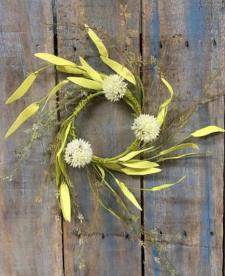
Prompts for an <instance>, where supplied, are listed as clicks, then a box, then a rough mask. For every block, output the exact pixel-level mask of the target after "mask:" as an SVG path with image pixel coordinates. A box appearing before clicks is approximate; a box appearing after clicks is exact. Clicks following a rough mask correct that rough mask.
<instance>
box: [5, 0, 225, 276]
mask: <svg viewBox="0 0 225 276" xmlns="http://www.w3.org/2000/svg"><path fill="white" fill-rule="evenodd" d="M12 2H13V3H12ZM224 8H225V4H224V1H221V0H211V1H210V0H205V1H201V0H199V1H197V0H188V1H185V0H181V1H175V0H169V1H163V0H139V1H136V0H121V1H120V0H115V1H108V0H101V1H100V0H95V1H91V0H83V1H79V0H66V1H61V0H52V1H46V0H40V1H35V0H15V1H7V0H1V1H0V23H1V25H0V26H1V28H0V56H1V63H0V83H1V98H0V112H1V115H0V123H1V135H0V146H1V149H2V151H1V155H0V156H1V157H0V158H1V159H0V165H1V166H0V168H1V170H0V176H1V177H2V176H4V175H5V174H7V173H9V170H10V168H11V167H10V166H12V164H13V163H14V158H13V153H14V152H15V150H16V148H17V146H18V145H20V144H21V143H22V142H24V133H23V131H20V132H18V133H17V134H16V135H15V136H14V139H11V140H9V141H8V142H7V143H6V142H5V141H4V140H3V135H4V133H5V131H6V129H7V127H8V125H9V124H10V123H11V122H12V121H13V119H14V118H15V117H16V115H17V114H18V113H19V112H20V111H21V110H22V109H23V108H24V107H25V106H26V105H27V104H28V103H30V102H32V101H33V100H34V99H36V98H37V95H38V96H40V94H44V93H45V91H48V89H49V88H50V87H51V86H52V85H53V84H54V82H55V79H57V78H60V77H59V76H55V75H54V72H53V71H51V70H49V71H48V72H47V73H46V74H43V76H41V77H40V78H39V84H37V85H36V86H35V87H34V89H32V92H31V93H30V94H29V97H27V98H26V99H24V100H22V101H21V102H20V103H19V104H17V105H13V106H7V107H6V106H5V105H4V101H5V99H6V98H7V97H8V95H9V94H10V93H11V92H12V91H13V90H14V89H15V88H16V87H17V86H18V84H19V83H20V82H21V81H22V79H24V77H25V76H26V75H27V73H28V72H29V71H32V70H33V69H36V68H38V66H39V65H40V64H41V63H40V64H39V62H38V61H37V60H34V59H33V57H32V54H33V53H35V52H40V51H45V52H50V53H55V54H57V53H58V54H59V55H61V56H63V57H65V58H70V59H71V60H74V61H76V60H77V59H78V57H79V55H82V56H85V57H86V59H87V60H88V61H89V62H90V63H91V64H93V65H94V66H96V68H102V67H98V66H99V64H98V60H97V53H96V51H95V49H94V47H91V46H90V45H91V44H90V41H88V40H87V37H86V35H85V33H84V29H83V24H84V23H87V24H89V25H90V26H92V27H95V28H98V29H99V30H102V33H103V34H104V33H105V32H107V33H108V34H109V35H110V37H111V38H112V39H113V40H114V41H115V43H116V45H117V46H118V47H119V48H120V49H121V50H126V48H127V47H128V48H129V47H133V49H134V52H135V53H136V54H142V55H143V59H144V62H145V63H146V65H145V66H143V68H142V69H143V70H142V71H143V74H142V75H143V80H144V83H145V87H146V93H147V99H146V102H145V108H146V111H149V112H150V113H154V112H155V111H156V108H157V106H158V104H159V103H160V102H161V101H162V99H163V96H164V95H165V91H164V90H163V89H158V85H157V80H156V71H157V67H156V66H154V65H151V66H150V65H149V62H150V61H151V60H154V58H156V59H157V60H158V62H159V65H160V68H161V69H162V71H163V73H164V75H165V77H166V78H167V79H168V80H169V81H170V82H171V83H172V84H173V86H174V89H175V91H176V93H178V97H177V98H176V102H177V103H178V104H179V105H180V106H183V107H187V106H188V105H189V104H191V102H192V101H193V99H194V98H195V97H197V96H198V95H200V94H201V93H202V91H203V90H204V87H205V86H206V84H207V82H208V79H209V78H210V77H211V76H212V75H213V74H214V72H215V71H216V70H218V69H219V68H220V67H221V66H223V65H224V50H225V49H224V48H225V41H224V40H225V39H224V34H223V32H224V30H225V28H224V27H225V26H224V25H225V23H224V22H225V20H224V19H225V18H224V15H225V9H224ZM106 44H107V46H108V47H109V48H110V50H111V52H112V56H113V55H114V57H115V49H114V47H113V45H111V44H110V43H109V42H106ZM90 47H91V48H90ZM90 49H91V50H90ZM224 76H225V74H224V73H222V74H221V77H219V78H218V81H216V82H214V85H213V86H211V88H210V92H212V93H217V92H221V91H222V90H223V87H224V80H223V79H224V78H223V77H224ZM40 87H41V89H40ZM82 116H83V117H82ZM82 116H81V118H80V120H81V121H82V125H81V124H80V127H79V132H80V135H81V136H82V137H85V138H86V139H88V140H89V141H90V142H91V143H92V144H93V146H94V149H95V152H96V153H97V154H99V155H103V156H109V155H114V154H115V153H117V152H119V151H121V150H122V149H124V147H125V146H126V145H128V144H129V142H130V141H131V139H132V135H131V133H130V129H129V124H130V123H131V121H132V118H131V116H130V114H129V111H128V110H127V108H126V107H124V105H122V104H118V105H116V107H115V106H112V105H111V104H109V103H105V102H100V103H99V105H98V107H96V106H90V108H89V109H88V110H87V112H86V113H85V114H83V115H82ZM84 116H85V122H84V120H83V118H84ZM97 118H100V119H101V120H98V123H96V119H97ZM209 123H210V124H218V125H220V126H223V125H224V102H223V99H220V100H218V101H216V102H213V103H210V104H209V105H207V106H204V107H201V108H200V109H199V110H198V113H197V114H196V115H195V116H194V118H193V119H192V121H191V125H189V127H188V129H187V131H190V130H193V129H196V128H199V127H201V126H204V125H206V124H209ZM96 137H98V138H96ZM46 142H47V141H46ZM201 148H202V149H203V150H204V151H210V152H211V153H212V156H210V157H208V158H205V159H195V160H194V159H192V160H187V161H184V162H182V163H177V167H176V168H172V167H171V166H168V167H165V169H164V172H163V174H162V176H160V177H157V178H145V179H144V184H145V185H153V184H156V183H162V182H164V181H165V180H168V179H169V180H171V181H174V180H177V179H178V178H179V177H180V176H182V175H187V179H186V181H185V183H184V184H183V185H180V186H179V187H177V188H174V189H171V190H169V191H164V192H160V193H157V194H151V195H149V194H146V195H145V196H144V198H143V202H142V203H143V204H144V217H145V224H146V226H150V227H151V228H155V229H157V231H158V239H159V242H160V243H161V244H162V245H164V247H165V249H166V251H167V252H168V257H169V258H170V259H171V261H172V263H173V264H174V266H175V268H176V270H177V272H178V273H179V275H182V276H183V275H184V276H189V275H191V276H208V275H209V276H211V275H212V276H214V275H215V276H222V275H223V269H224V268H223V184H224V181H223V170H224V139H223V137H222V135H221V136H215V137H212V138H209V139H207V140H206V141H204V142H202V147H201ZM39 153H40V149H39V145H36V146H35V147H34V149H33V151H32V155H31V160H32V162H23V163H22V164H20V167H19V173H18V177H17V179H16V180H15V181H13V182H12V181H9V180H7V179H4V178H3V177H2V178H1V182H0V185H1V195H0V243H1V246H0V275H3V276H19V275H22V276H27V275H35V276H36V275H44V276H45V275H46V276H47V275H57V276H58V275H64V276H72V275H96V276H97V275H100V276H105V275H106V276H117V275H120V276H126V275H130V276H131V275H134V276H137V275H142V276H143V275H153V276H158V275H159V276H167V275H168V272H166V271H165V270H164V269H162V268H161V266H160V265H159V264H158V263H157V261H156V258H157V255H156V251H155V250H154V249H152V256H153V257H151V258H148V257H147V254H144V252H143V251H142V250H141V248H140V246H139V245H138V244H137V243H136V242H134V241H131V240H130V238H129V236H128V235H127V233H126V230H125V229H124V228H123V227H122V226H121V225H120V224H119V223H118V222H117V221H116V220H115V219H114V218H112V217H111V216H110V215H108V214H107V213H106V212H105V211H104V210H102V209H99V208H98V207H97V206H96V205H95V204H94V201H93V198H92V197H91V195H90V191H89V188H88V185H87V178H86V172H85V171H84V172H83V171H82V172H80V171H79V172H78V171H75V172H73V173H72V174H71V175H72V177H73V178H74V185H75V186H76V189H77V190H78V191H79V193H80V195H81V199H80V204H81V212H82V214H83V215H84V217H85V219H86V220H87V223H86V225H85V226H84V228H85V233H84V234H83V235H81V236H78V235H76V234H75V232H76V231H75V230H76V228H77V227H78V225H77V224H75V223H73V224H71V225H68V224H66V223H63V222H62V221H61V219H60V217H59V210H58V207H57V203H56V198H55V192H56V191H55V187H54V183H46V179H45V177H44V176H43V169H44V165H43V164H42V162H41V156H40V155H39ZM124 180H125V181H128V179H126V178H125V179H124ZM129 184H130V185H136V186H139V185H140V184H141V180H140V179H137V178H136V179H132V180H130V178H129ZM137 196H138V195H137ZM112 205H113V202H112ZM140 215H141V214H140Z"/></svg>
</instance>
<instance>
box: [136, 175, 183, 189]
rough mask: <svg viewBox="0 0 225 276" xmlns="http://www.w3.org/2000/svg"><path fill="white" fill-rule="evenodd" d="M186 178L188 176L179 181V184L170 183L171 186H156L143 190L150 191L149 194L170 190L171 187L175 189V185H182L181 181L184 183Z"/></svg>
mask: <svg viewBox="0 0 225 276" xmlns="http://www.w3.org/2000/svg"><path fill="white" fill-rule="evenodd" d="M185 178H186V176H183V177H182V178H181V179H179V180H178V181H177V182H175V183H169V184H162V185H159V186H155V187H152V188H143V189H141V190H142V191H148V192H156V191H161V190H164V189H168V188H170V187H173V186H174V185H177V184H178V183H180V182H181V181H183V180H184V179H185Z"/></svg>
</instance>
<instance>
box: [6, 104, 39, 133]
mask: <svg viewBox="0 0 225 276" xmlns="http://www.w3.org/2000/svg"><path fill="white" fill-rule="evenodd" d="M38 109H39V104H38V103H32V104H31V105H29V106H28V107H26V108H25V109H24V110H23V111H22V112H21V113H20V114H19V116H18V117H17V118H16V120H15V122H14V123H13V124H12V125H11V126H10V128H9V129H8V131H7V132H6V135H5V138H8V137H9V136H10V135H12V134H13V133H14V132H15V131H16V130H17V129H18V128H19V127H20V126H21V125H22V124H23V123H24V122H25V121H27V120H28V119H29V118H30V117H31V116H33V115H34V114H35V113H36V112H37V111H38Z"/></svg>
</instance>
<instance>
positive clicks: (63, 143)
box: [56, 122, 72, 158]
mask: <svg viewBox="0 0 225 276" xmlns="http://www.w3.org/2000/svg"><path fill="white" fill-rule="evenodd" d="M71 125H72V122H70V123H69V124H68V125H67V127H66V129H65V130H64V131H63V135H62V142H61V146H60V148H59V150H58V152H57V154H56V156H57V157H58V158H59V157H60V156H61V154H62V151H63V149H64V147H65V144H66V141H67V137H68V135H69V132H70V128H71Z"/></svg>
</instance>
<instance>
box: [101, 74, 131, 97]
mask: <svg viewBox="0 0 225 276" xmlns="http://www.w3.org/2000/svg"><path fill="white" fill-rule="evenodd" d="M102 88H103V92H104V94H105V96H106V98H107V99H108V100H110V101H111V102H117V101H118V100H120V99H121V98H123V96H124V95H125V94H126V91H127V83H126V82H124V79H123V78H122V77H121V76H119V75H117V74H113V75H110V76H107V77H106V78H105V79H104V80H103V82H102Z"/></svg>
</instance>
